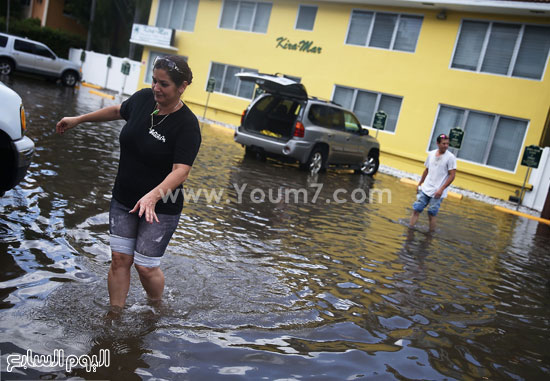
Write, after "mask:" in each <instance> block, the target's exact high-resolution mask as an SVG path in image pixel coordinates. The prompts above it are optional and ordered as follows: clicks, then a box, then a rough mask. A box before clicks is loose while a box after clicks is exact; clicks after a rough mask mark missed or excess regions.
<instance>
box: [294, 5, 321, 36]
mask: <svg viewBox="0 0 550 381" xmlns="http://www.w3.org/2000/svg"><path fill="white" fill-rule="evenodd" d="M316 16H317V7H316V6H314V5H300V7H299V8H298V16H297V17H296V26H295V29H302V30H313V25H315V17H316Z"/></svg>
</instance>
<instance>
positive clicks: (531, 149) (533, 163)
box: [521, 145, 542, 168]
mask: <svg viewBox="0 0 550 381" xmlns="http://www.w3.org/2000/svg"><path fill="white" fill-rule="evenodd" d="M541 156H542V148H540V147H538V146H535V145H530V146H527V147H525V151H523V158H522V159H521V165H524V166H526V167H531V168H538V167H539V162H540V157H541Z"/></svg>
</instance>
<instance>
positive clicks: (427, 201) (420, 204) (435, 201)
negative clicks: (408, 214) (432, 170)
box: [413, 190, 443, 217]
mask: <svg viewBox="0 0 550 381" xmlns="http://www.w3.org/2000/svg"><path fill="white" fill-rule="evenodd" d="M442 201H443V198H442V197H440V198H435V197H430V196H428V195H427V194H426V193H424V192H422V191H421V190H419V191H418V194H417V195H416V201H415V202H414V203H413V209H414V210H415V211H416V212H418V213H422V211H423V210H424V208H425V207H426V206H428V205H429V206H428V214H429V215H430V216H434V217H435V216H437V212H439V207H440V206H441V202H442Z"/></svg>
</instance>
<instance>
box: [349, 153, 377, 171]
mask: <svg viewBox="0 0 550 381" xmlns="http://www.w3.org/2000/svg"><path fill="white" fill-rule="evenodd" d="M379 166H380V159H378V157H376V156H371V155H369V156H368V157H367V159H366V160H365V161H364V162H363V164H361V169H357V170H355V173H361V174H363V175H368V176H372V175H374V174H375V173H376V172H378V167H379Z"/></svg>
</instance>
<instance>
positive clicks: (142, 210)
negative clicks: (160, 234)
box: [129, 192, 159, 224]
mask: <svg viewBox="0 0 550 381" xmlns="http://www.w3.org/2000/svg"><path fill="white" fill-rule="evenodd" d="M157 201H158V199H157V198H156V197H155V196H154V195H153V192H149V193H147V194H146V195H145V196H143V197H142V198H141V199H139V201H138V202H137V203H136V205H135V206H134V209H132V210H130V212H129V213H135V212H138V216H139V218H141V216H143V215H144V214H145V221H147V222H149V223H150V224H152V223H153V222H154V221H156V222H159V219H158V217H157V214H156V213H155V205H156V204H157Z"/></svg>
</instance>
